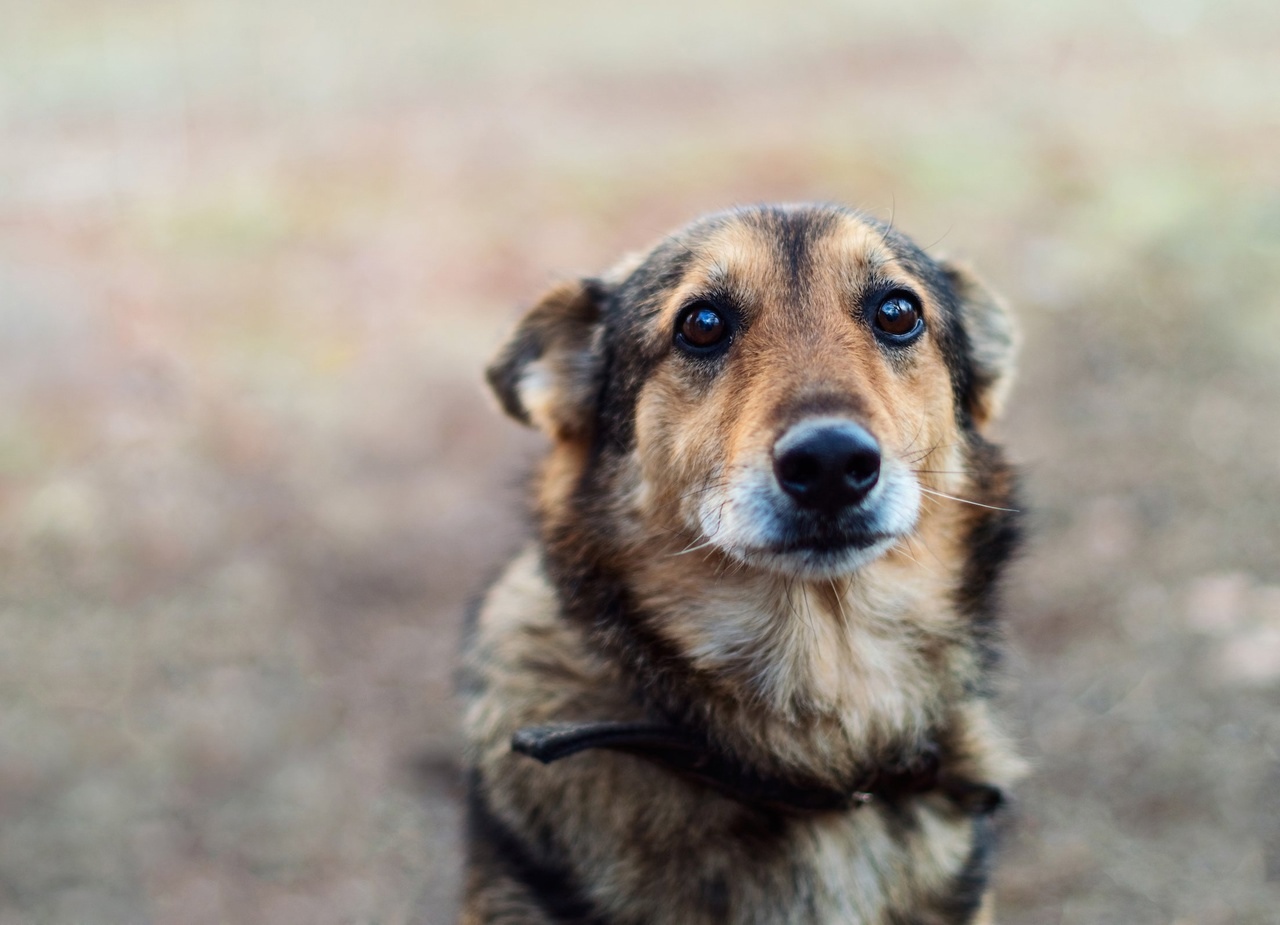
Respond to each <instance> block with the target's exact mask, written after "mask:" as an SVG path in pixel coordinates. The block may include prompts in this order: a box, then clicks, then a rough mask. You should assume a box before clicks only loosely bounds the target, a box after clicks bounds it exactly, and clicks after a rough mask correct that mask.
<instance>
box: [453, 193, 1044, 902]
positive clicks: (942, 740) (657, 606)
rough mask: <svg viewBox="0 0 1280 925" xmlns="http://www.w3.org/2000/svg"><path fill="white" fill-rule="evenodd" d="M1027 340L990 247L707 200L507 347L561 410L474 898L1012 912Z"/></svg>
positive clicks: (483, 726) (514, 371)
mask: <svg viewBox="0 0 1280 925" xmlns="http://www.w3.org/2000/svg"><path fill="white" fill-rule="evenodd" d="M1014 352H1015V338H1014V336H1013V329H1012V324H1011V321H1010V319H1009V318H1008V316H1007V315H1006V312H1005V309H1004V307H1003V306H1002V304H1001V303H1000V302H999V301H998V300H997V299H995V298H993V297H992V296H991V295H989V294H988V293H987V291H986V290H985V289H984V288H983V287H982V285H981V284H980V283H979V282H978V281H977V280H976V279H975V278H974V277H973V276H972V275H971V274H970V273H969V272H968V271H966V270H964V269H962V268H960V267H958V266H954V265H952V264H949V263H945V262H938V261H935V260H933V259H931V258H930V257H928V256H927V255H926V254H925V253H924V252H923V251H922V250H921V249H920V248H918V247H916V246H915V245H914V244H912V243H911V242H910V241H909V240H908V239H907V238H905V237H904V236H903V235H901V234H900V233H898V232H896V231H894V230H892V229H891V228H889V227H886V226H885V225H884V224H883V223H881V222H878V221H876V220H873V219H871V218H868V217H867V216H865V215H862V214H859V213H857V212H854V211H851V210H848V209H844V208H840V207H836V206H827V205H801V206H768V207H753V208H743V209H736V210H733V211H730V212H725V213H722V214H718V215H713V216H710V217H707V218H703V219H701V220H699V221H696V222H694V223H693V224H692V225H690V226H688V227H687V228H684V229H683V230H681V231H679V232H677V233H675V234H674V235H671V236H670V237H667V238H665V239H664V240H663V241H662V242H661V243H659V244H658V245H657V247H655V248H654V249H653V250H652V251H650V252H649V253H648V254H646V255H644V256H642V257H638V258H635V259H631V260H628V261H625V262H624V263H623V264H622V265H620V266H619V267H617V268H615V269H614V270H613V271H611V272H609V273H607V274H605V275H603V276H602V277H601V278H598V279H589V280H584V281H580V282H573V283H566V284H564V285H561V286H558V287H556V288H555V289H553V290H552V291H551V292H550V293H548V294H547V295H546V296H545V297H544V298H543V299H542V301H541V302H540V303H538V305H537V306H535V307H534V308H533V309H532V310H531V311H530V312H529V313H528V315H527V316H526V317H525V318H524V320H523V321H522V322H521V323H520V325H519V326H518V328H517V329H516V331H515V333H514V335H513V336H512V338H511V340H510V342H509V343H508V344H507V346H506V347H505V349H504V350H503V351H502V352H501V354H500V355H499V357H498V358H497V360H496V361H495V362H494V363H493V365H492V366H491V367H490V369H489V381H490V383H491V385H492V386H493V388H494V390H495V391H496V392H497V395H498V398H499V399H500V401H501V403H502V406H503V407H504V408H505V410H506V411H507V412H508V413H510V414H511V415H512V416H513V417H515V418H517V419H519V420H520V421H522V422H524V423H526V424H530V425H533V426H536V427H537V428H539V429H541V430H542V431H544V432H545V433H546V434H547V435H548V436H549V437H550V438H551V449H550V453H549V455H548V457H547V459H546V461H545V463H544V464H543V466H542V467H541V469H540V472H539V475H538V477H537V479H536V482H535V486H536V487H535V501H534V506H535V511H536V519H537V525H538V538H537V542H536V543H534V544H532V545H531V546H529V548H528V549H526V550H525V551H524V552H522V553H521V554H520V555H518V556H517V557H516V558H515V560H514V561H513V562H511V563H510V565H509V566H508V567H507V569H506V571H505V572H504V574H503V575H502V577H501V578H500V579H499V580H498V581H497V583H496V584H495V585H494V586H493V587H492V588H491V589H490V590H489V591H488V593H487V594H486V596H485V597H484V599H483V601H482V602H481V605H480V607H479V610H478V613H477V615H476V619H475V623H474V625H472V626H471V627H470V628H469V630H468V641H467V651H466V656H465V661H464V667H463V672H462V684H461V688H462V695H463V698H464V701H465V707H466V715H465V729H466V735H467V742H468V746H467V748H468V752H467V764H468V769H469V774H470V784H469V789H470V804H469V849H468V850H469V857H468V877H467V883H466V888H465V898H464V909H463V913H462V922H463V923H465V925H481V923H498V922H503V923H513V925H514V923H547V925H549V923H565V922H582V923H596V925H604V923H610V925H624V923H626V925H640V923H645V925H656V923H671V925H695V923H708V925H710V923H717V925H721V923H761V925H763V923H868V925H869V923H885V925H890V923H893V925H906V923H919V925H926V923H966V922H979V921H988V920H989V919H990V915H991V910H990V902H989V898H988V889H987V868H988V862H989V856H990V849H991V842H992V813H993V811H994V810H995V808H996V807H997V806H998V804H999V803H1000V801H1001V795H1002V792H1003V790H1004V789H1005V788H1006V787H1007V786H1008V785H1009V784H1010V783H1011V782H1012V781H1013V780H1014V779H1015V778H1016V777H1017V776H1018V774H1019V773H1020V768H1021V766H1020V762H1019V760H1018V759H1017V757H1016V755H1015V754H1014V751H1013V749H1012V748H1011V747H1010V745H1009V744H1008V742H1007V740H1006V738H1005V737H1004V736H1003V735H1002V734H1001V733H1000V731H999V729H998V728H997V725H996V723H995V722H994V720H993V718H992V715H991V714H992V711H991V706H990V699H991V693H992V692H991V684H990V674H991V671H992V668H993V662H994V660H995V655H996V649H997V643H998V639H997V636H998V634H997V631H996V628H995V625H994V620H995V608H996V600H995V594H996V584H997V581H998V579H999V577H1000V574H1001V572H1002V570H1003V567H1004V565H1005V563H1006V561H1007V560H1008V558H1009V557H1010V555H1011V554H1012V553H1013V552H1014V549H1015V547H1016V545H1017V539H1018V529H1017V516H1016V512H1015V511H1014V510H1013V509H1014V508H1016V507H1017V505H1016V504H1015V501H1014V490H1015V484H1014V476H1013V473H1012V471H1011V469H1010V467H1009V466H1008V465H1007V464H1006V462H1005V461H1004V458H1003V456H1002V454H1001V452H1000V451H999V449H998V448H997V447H995V446H994V445H993V444H992V443H990V442H989V441H988V439H987V436H986V434H987V431H988V428H989V426H990V424H991V423H992V420H993V418H995V416H996V415H997V413H998V412H999V410H1000V407H1001V403H1002V399H1003V396H1004V393H1005V390H1006V386H1007V383H1008V380H1009V375H1010V372H1011V366H1012V362H1013V356H1014Z"/></svg>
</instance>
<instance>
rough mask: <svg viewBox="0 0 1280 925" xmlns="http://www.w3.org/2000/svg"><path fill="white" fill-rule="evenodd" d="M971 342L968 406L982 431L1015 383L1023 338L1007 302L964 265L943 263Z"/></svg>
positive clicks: (997, 411) (966, 404)
mask: <svg viewBox="0 0 1280 925" xmlns="http://www.w3.org/2000/svg"><path fill="white" fill-rule="evenodd" d="M942 272H943V273H944V274H945V275H946V277H947V280H948V281H949V282H950V283H951V288H952V290H953V291H954V292H955V294H956V302H957V304H958V305H959V306H960V319H961V324H962V325H963V326H964V329H965V332H966V333H967V335H968V338H969V347H970V355H971V362H972V364H973V376H972V384H971V386H970V388H969V394H968V395H966V396H965V397H964V401H965V406H966V408H967V409H968V411H969V414H970V416H971V417H972V418H973V422H974V424H975V425H976V426H977V427H978V429H979V430H982V429H983V428H985V427H986V426H987V425H988V424H990V423H991V422H992V421H994V420H995V419H996V418H997V417H999V416H1000V413H1001V412H1002V411H1003V410H1004V402H1005V397H1006V396H1007V395H1008V392H1009V386H1010V384H1011V382H1012V379H1013V368H1014V361H1015V360H1016V359H1017V355H1018V347H1019V345H1020V338H1019V335H1018V328H1017V325H1016V324H1014V321H1013V316H1012V315H1011V314H1010V313H1009V309H1008V307H1007V305H1006V304H1005V302H1004V300H1003V299H1001V298H1000V297H999V296H996V295H995V294H994V293H992V292H991V290H989V289H988V288H987V287H986V285H985V284H984V283H983V282H982V280H981V279H979V278H978V276H977V275H976V274H975V273H974V272H973V271H972V270H971V269H969V267H967V266H965V265H964V264H960V263H954V262H951V261H943V262H942Z"/></svg>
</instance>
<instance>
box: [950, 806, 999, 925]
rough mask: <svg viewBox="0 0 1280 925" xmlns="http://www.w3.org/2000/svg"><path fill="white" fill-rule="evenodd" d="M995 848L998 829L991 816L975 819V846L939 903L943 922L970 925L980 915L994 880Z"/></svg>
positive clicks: (951, 924)
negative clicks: (990, 881)
mask: <svg viewBox="0 0 1280 925" xmlns="http://www.w3.org/2000/svg"><path fill="white" fill-rule="evenodd" d="M995 849H996V827H995V824H994V822H993V821H992V819H991V817H990V816H976V817H974V820H973V847H972V848H970V849H969V857H968V858H967V859H966V860H965V863H964V867H962V868H960V872H959V873H958V874H956V876H955V879H954V880H953V881H952V885H951V891H950V892H949V893H948V894H947V895H946V896H944V897H942V898H941V899H940V900H939V902H938V912H939V913H940V914H941V915H942V919H941V921H943V922H946V923H948V925H968V923H970V922H972V921H973V917H974V916H975V915H977V914H978V910H979V908H981V906H982V898H983V896H985V895H986V892H987V883H988V881H989V880H990V879H991V862H992V859H993V857H994V855H995Z"/></svg>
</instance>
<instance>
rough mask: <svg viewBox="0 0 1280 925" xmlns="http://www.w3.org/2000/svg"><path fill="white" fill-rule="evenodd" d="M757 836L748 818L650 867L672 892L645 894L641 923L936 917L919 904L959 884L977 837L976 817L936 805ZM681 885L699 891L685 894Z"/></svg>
mask: <svg viewBox="0 0 1280 925" xmlns="http://www.w3.org/2000/svg"><path fill="white" fill-rule="evenodd" d="M708 834H709V833H708ZM758 834H759V833H755V832H752V831H751V826H750V824H743V823H740V824H738V825H736V826H733V827H731V828H730V830H727V831H724V832H722V833H719V837H720V839H721V840H720V841H719V843H718V844H713V843H712V841H711V840H706V839H704V838H695V839H693V840H692V841H694V842H697V843H699V845H698V847H697V849H696V850H690V851H689V852H687V853H686V852H684V851H679V850H677V851H673V852H670V854H669V856H668V857H667V858H666V859H665V861H664V862H663V863H662V864H660V865H659V866H660V867H661V868H662V869H661V870H658V869H655V870H653V871H651V874H650V877H647V878H646V880H648V882H650V883H655V884H656V883H668V884H671V885H672V887H673V889H672V890H670V891H662V892H660V893H659V892H655V891H646V892H645V894H644V895H643V897H642V898H641V906H642V907H644V908H643V909H641V910H637V911H640V915H639V917H638V918H636V921H644V922H651V923H655V925H656V923H663V925H676V923H680V925H693V923H698V925H701V923H707V925H710V923H713V922H714V923H717V925H720V923H724V925H771V923H779V922H787V923H796V925H837V923H838V925H878V923H886V925H887V923H891V922H900V921H904V920H908V921H913V922H921V923H924V922H930V921H932V920H931V919H930V918H928V913H927V912H925V913H921V912H920V911H919V910H920V909H922V908H927V907H928V906H929V905H931V904H932V903H933V902H934V901H935V900H936V898H937V897H939V896H944V895H945V894H946V892H947V891H948V890H949V889H952V888H953V885H954V884H955V882H956V881H957V877H958V875H959V874H960V872H961V871H962V870H963V869H964V868H965V866H966V863H967V862H968V861H969V859H970V857H971V855H972V851H973V843H974V839H973V828H972V824H971V822H970V820H969V819H967V818H963V817H960V816H957V815H955V814H953V813H948V812H940V811H935V810H934V809H933V808H932V807H929V806H916V807H911V808H905V807H899V808H897V809H895V810H892V811H889V810H883V811H877V810H874V809H872V808H870V807H867V808H864V809H860V810H855V811H853V812H852V813H848V814H841V815H833V816H827V817H815V818H811V819H805V820H791V821H789V822H788V823H787V824H786V826H785V831H784V833H783V834H782V835H781V837H780V838H778V840H777V841H776V842H773V843H770V840H769V839H768V838H764V839H760V840H757V835H758ZM743 836H746V837H743ZM675 843H678V842H675ZM692 848H693V846H692V845H691V849H692ZM681 884H690V885H692V886H693V889H691V890H688V891H685V890H681V889H680V888H679V885H681ZM904 916H905V918H904ZM948 921H949V920H948Z"/></svg>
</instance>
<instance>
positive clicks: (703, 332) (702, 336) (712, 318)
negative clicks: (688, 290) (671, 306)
mask: <svg viewBox="0 0 1280 925" xmlns="http://www.w3.org/2000/svg"><path fill="white" fill-rule="evenodd" d="M728 336H729V325H728V323H727V322H726V321H725V319H724V316H723V315H722V314H721V313H720V312H719V311H718V310H717V309H716V307H715V306H714V305H712V304H711V303H710V302H695V303H694V304H693V305H690V306H689V307H688V308H686V309H685V310H684V312H683V313H681V315H680V320H679V322H678V323H677V325H676V341H677V343H679V344H680V345H681V346H683V347H687V348H690V349H692V350H693V351H694V352H696V353H701V352H703V351H706V350H710V349H711V348H712V347H716V346H718V345H719V344H720V343H722V342H723V341H724V340H725V338H726V337H728Z"/></svg>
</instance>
